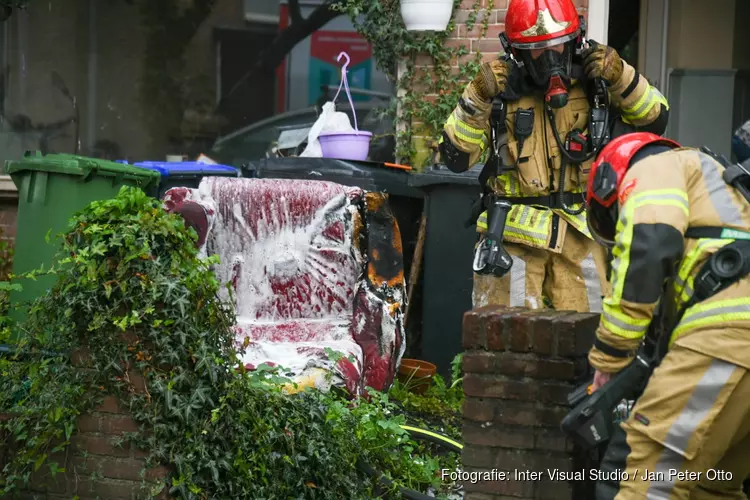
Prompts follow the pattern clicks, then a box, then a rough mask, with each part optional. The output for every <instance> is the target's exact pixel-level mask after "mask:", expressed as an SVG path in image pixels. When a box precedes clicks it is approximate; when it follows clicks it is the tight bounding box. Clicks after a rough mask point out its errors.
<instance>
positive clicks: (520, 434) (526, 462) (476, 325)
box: [463, 306, 599, 500]
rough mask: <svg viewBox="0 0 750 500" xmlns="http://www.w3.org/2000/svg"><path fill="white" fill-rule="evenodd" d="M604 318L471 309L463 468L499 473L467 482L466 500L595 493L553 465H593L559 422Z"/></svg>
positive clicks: (556, 499) (466, 330) (466, 334)
mask: <svg viewBox="0 0 750 500" xmlns="http://www.w3.org/2000/svg"><path fill="white" fill-rule="evenodd" d="M598 321H599V315H598V314H579V313H572V312H559V311H550V310H546V311H527V310H523V309H518V308H514V309H507V308H502V307H495V306H490V307H484V308H480V309H476V310H474V311H470V312H468V313H466V315H465V316H464V326H463V345H464V349H465V354H464V358H463V369H464V372H465V376H464V382H463V384H464V393H465V396H466V399H465V402H464V407H463V417H464V419H463V421H464V427H463V440H464V446H465V448H464V453H463V466H464V470H465V471H466V472H468V473H471V472H480V473H481V472H491V471H494V475H493V476H491V477H492V478H496V479H494V480H485V481H474V480H466V481H464V488H465V491H466V497H465V499H466V500H501V499H507V500H510V499H511V498H512V499H516V500H519V499H527V500H547V499H549V500H585V499H586V498H591V497H590V496H589V495H590V493H589V491H590V490H589V489H590V488H591V484H590V483H588V482H586V481H573V482H566V481H554V480H552V479H551V478H550V477H549V474H548V472H547V470H548V469H550V470H552V469H558V470H559V471H563V472H565V473H571V472H577V471H582V470H585V468H586V467H587V466H586V464H585V458H584V457H583V454H582V453H580V452H579V451H578V450H577V449H575V448H574V447H573V444H572V442H571V441H570V439H569V438H567V437H566V436H565V434H564V433H563V432H562V431H561V430H560V422H561V420H562V418H563V417H564V416H565V415H566V414H567V412H568V411H569V408H568V406H567V399H566V398H567V394H568V393H569V392H570V391H571V390H573V388H575V387H576V385H577V384H578V383H579V382H580V381H581V377H582V375H584V374H585V372H586V370H587V366H588V364H587V362H586V353H587V352H588V349H589V347H590V346H591V343H592V342H593V339H594V332H595V329H596V326H597V325H598ZM502 473H506V474H507V475H506V477H505V479H502V478H499V476H500V475H501V474H502ZM519 473H524V474H526V477H523V476H521V475H519ZM532 476H536V477H532Z"/></svg>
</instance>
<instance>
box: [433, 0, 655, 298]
mask: <svg viewBox="0 0 750 500" xmlns="http://www.w3.org/2000/svg"><path fill="white" fill-rule="evenodd" d="M501 41H502V42H503V45H504V46H505V52H506V54H505V55H504V56H503V57H502V58H500V59H497V60H494V61H491V62H487V63H484V64H482V66H481V69H480V71H479V73H478V74H477V75H476V77H475V78H474V79H473V81H472V82H470V83H469V84H468V85H467V86H466V88H465V90H464V92H463V95H462V96H461V98H460V99H459V102H458V105H457V106H456V108H455V110H454V111H453V112H452V114H451V115H450V117H449V118H448V120H447V122H446V123H445V126H444V133H443V136H442V138H441V140H440V152H441V159H442V161H443V162H445V163H446V165H447V166H448V168H449V169H451V170H452V171H455V172H461V171H465V170H467V169H469V168H470V167H471V166H473V165H474V164H475V163H477V162H478V160H480V158H481V157H482V156H483V154H485V153H487V157H486V158H487V159H486V161H485V165H484V169H483V170H482V173H481V174H480V179H479V180H480V184H482V187H483V196H482V200H481V203H478V204H477V205H476V208H477V210H475V212H474V214H473V216H472V221H471V222H470V223H474V221H475V222H476V225H477V231H478V232H479V233H480V242H479V244H478V245H477V249H476V253H475V259H474V272H475V274H474V291H473V305H474V307H480V306H483V305H488V304H498V305H510V306H521V307H528V308H540V307H544V301H543V297H545V298H547V299H549V301H550V302H551V305H552V306H553V307H554V308H556V309H566V310H576V311H581V312H585V311H595V312H598V311H600V310H601V299H602V296H603V295H604V291H605V290H606V283H607V280H606V252H605V251H604V250H603V249H602V248H601V247H600V246H599V245H597V244H596V243H595V242H594V241H593V239H592V237H591V234H590V233H589V231H588V228H587V226H586V214H585V211H584V208H585V207H584V199H583V191H584V189H585V186H586V179H587V176H588V172H589V169H590V167H591V162H592V161H593V159H594V156H595V155H596V153H597V151H598V150H599V149H600V148H601V147H602V146H603V145H604V144H606V143H607V141H608V140H609V139H610V138H611V137H613V136H615V135H618V134H621V133H624V132H625V131H634V130H644V131H650V132H653V133H656V134H661V133H663V132H664V130H665V128H666V124H667V116H668V105H667V102H666V100H665V99H664V97H662V95H661V94H660V93H659V91H658V90H656V89H655V88H653V87H651V86H650V85H649V83H648V82H647V81H646V79H645V78H644V77H642V76H641V75H639V74H638V73H637V72H636V71H635V70H634V69H633V68H632V67H631V66H630V65H629V64H627V63H626V62H624V61H623V60H622V59H621V58H620V56H619V55H618V54H617V52H616V51H615V50H613V49H612V48H610V47H607V46H605V45H600V44H596V43H595V42H590V43H587V42H586V40H585V38H584V27H583V20H582V18H580V17H579V15H578V13H577V11H576V9H575V7H574V5H573V3H572V2H571V0H510V4H509V5H508V10H507V14H506V17H505V33H503V34H502V35H501ZM488 213H489V214H488ZM503 223H504V225H503ZM498 228H501V229H502V231H501V230H500V229H498ZM498 232H502V233H503V234H497V233H498Z"/></svg>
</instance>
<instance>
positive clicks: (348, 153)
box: [318, 130, 372, 161]
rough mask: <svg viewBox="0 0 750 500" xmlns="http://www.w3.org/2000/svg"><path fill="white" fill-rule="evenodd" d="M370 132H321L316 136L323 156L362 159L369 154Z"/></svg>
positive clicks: (339, 158) (340, 158)
mask: <svg viewBox="0 0 750 500" xmlns="http://www.w3.org/2000/svg"><path fill="white" fill-rule="evenodd" d="M370 139H372V132H367V131H366V130H353V131H351V132H327V133H326V132H323V133H322V134H320V135H319V136H318V140H319V141H320V149H321V151H322V152H323V158H336V159H338V160H359V161H364V160H366V159H367V155H368V154H370Z"/></svg>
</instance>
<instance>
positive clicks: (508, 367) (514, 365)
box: [493, 353, 538, 377]
mask: <svg viewBox="0 0 750 500" xmlns="http://www.w3.org/2000/svg"><path fill="white" fill-rule="evenodd" d="M495 356H496V358H495V360H494V362H493V366H494V367H495V369H494V371H495V373H497V374H498V375H506V376H508V377H525V376H527V375H533V374H534V373H536V364H537V362H538V360H537V359H536V357H534V355H524V354H512V353H502V354H500V353H498V354H496V355H495Z"/></svg>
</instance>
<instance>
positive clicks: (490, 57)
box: [481, 52, 503, 62]
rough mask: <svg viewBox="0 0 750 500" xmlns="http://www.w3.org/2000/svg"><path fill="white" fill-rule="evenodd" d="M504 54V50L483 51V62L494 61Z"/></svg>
mask: <svg viewBox="0 0 750 500" xmlns="http://www.w3.org/2000/svg"><path fill="white" fill-rule="evenodd" d="M502 54H503V53H502V52H481V55H482V62H492V61H494V60H495V59H497V58H499V57H500V56H501V55H502Z"/></svg>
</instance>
